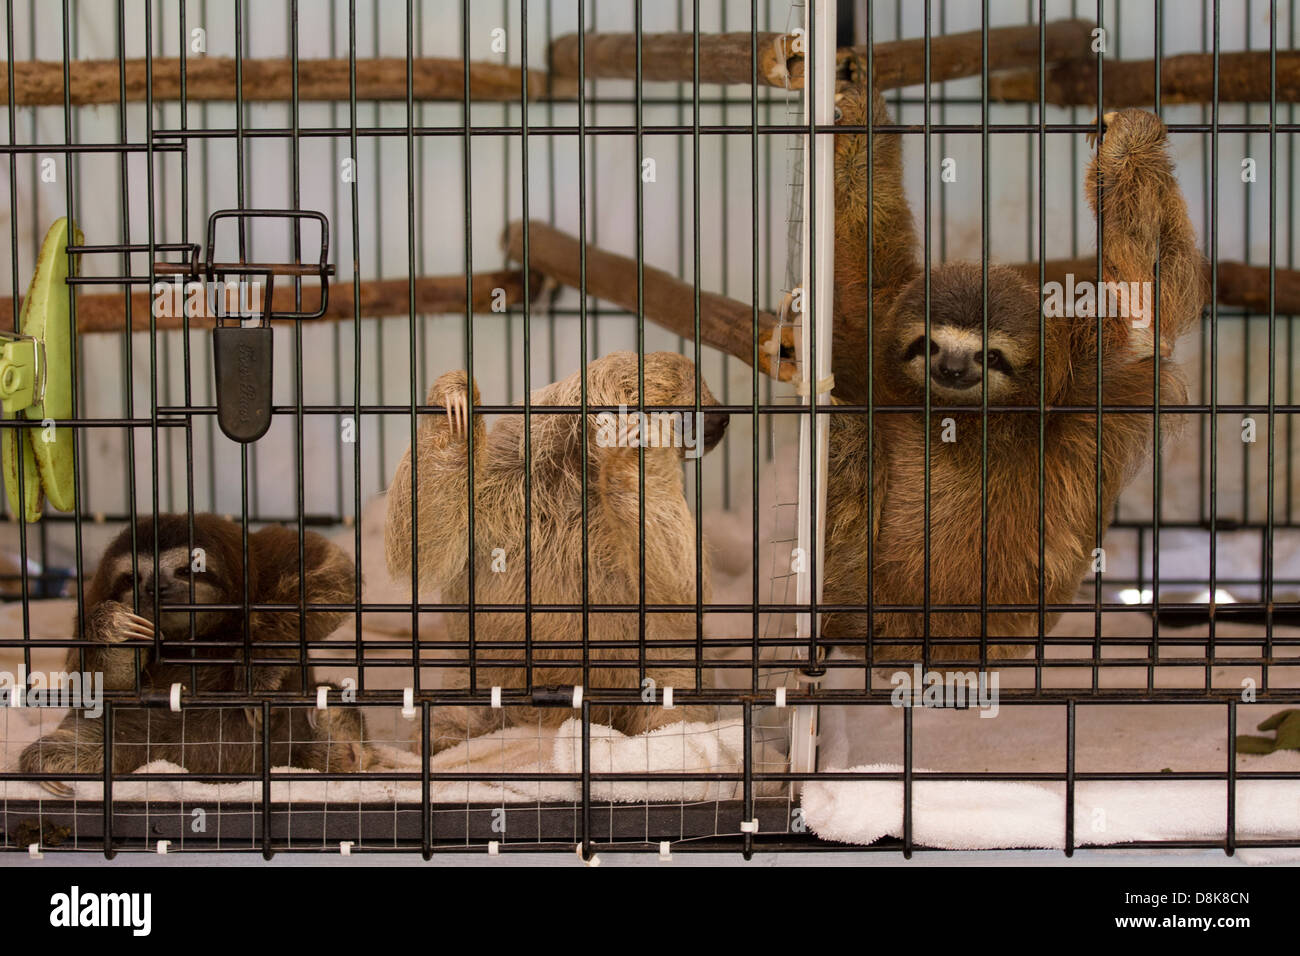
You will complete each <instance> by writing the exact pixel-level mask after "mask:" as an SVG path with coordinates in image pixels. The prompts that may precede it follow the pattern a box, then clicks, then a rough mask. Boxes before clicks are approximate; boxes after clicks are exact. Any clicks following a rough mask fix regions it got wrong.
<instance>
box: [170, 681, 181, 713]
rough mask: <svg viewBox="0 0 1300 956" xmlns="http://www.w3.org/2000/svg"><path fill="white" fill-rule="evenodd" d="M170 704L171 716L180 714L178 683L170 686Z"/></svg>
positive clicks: (179, 686)
mask: <svg viewBox="0 0 1300 956" xmlns="http://www.w3.org/2000/svg"><path fill="white" fill-rule="evenodd" d="M170 703H171V709H172V713H173V714H179V713H180V712H181V685H180V681H177V682H176V683H175V684H172V689H171V701H170Z"/></svg>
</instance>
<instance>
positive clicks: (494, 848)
mask: <svg viewBox="0 0 1300 956" xmlns="http://www.w3.org/2000/svg"><path fill="white" fill-rule="evenodd" d="M500 855H501V841H499V840H488V856H500Z"/></svg>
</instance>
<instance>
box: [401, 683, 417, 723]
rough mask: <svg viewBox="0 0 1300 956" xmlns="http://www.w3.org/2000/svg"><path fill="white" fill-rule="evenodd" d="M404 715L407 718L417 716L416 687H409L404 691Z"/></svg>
mask: <svg viewBox="0 0 1300 956" xmlns="http://www.w3.org/2000/svg"><path fill="white" fill-rule="evenodd" d="M402 716H403V717H405V718H406V719H407V720H411V719H413V718H414V717H415V688H414V687H408V688H406V689H405V690H404V691H402Z"/></svg>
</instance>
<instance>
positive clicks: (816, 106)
mask: <svg viewBox="0 0 1300 956" xmlns="http://www.w3.org/2000/svg"><path fill="white" fill-rule="evenodd" d="M835 3H836V0H809V8H810V9H811V11H812V28H811V30H809V31H807V33H806V34H805V37H804V43H805V45H806V48H805V53H804V116H805V118H807V117H809V116H811V117H812V118H813V121H814V122H815V123H816V125H817V126H831V125H833V124H834V122H835V29H836V11H835ZM809 53H811V54H812V55H811V58H810V57H809ZM809 140H810V137H809V136H807V135H805V136H804V176H803V185H804V204H803V209H804V213H803V269H802V270H801V274H802V276H803V280H802V289H803V310H802V312H801V318H802V329H803V334H802V335H801V336H800V340H799V367H800V369H801V370H802V373H803V374H802V383H803V389H804V390H805V391H804V392H803V396H802V397H803V400H804V403H805V404H806V403H807V401H808V398H807V396H808V395H809V394H810V393H811V394H815V395H816V401H817V404H818V405H825V404H828V403H829V402H830V394H829V393H822V392H821V390H820V388H819V383H821V382H824V381H826V380H827V377H828V376H829V375H830V369H831V304H832V301H833V296H834V281H833V279H834V270H835V206H834V197H835V191H834V181H835V139H834V135H833V134H829V133H827V134H820V133H819V134H817V137H816V143H815V147H816V148H815V149H813V148H812V146H813V145H814V144H812V143H810V141H809ZM814 250H815V255H814ZM810 293H811V294H810ZM810 330H815V337H816V363H815V367H814V362H813V356H812V344H813V336H812V335H809V334H808V333H809V331H810ZM829 425H830V419H829V416H827V415H824V414H819V415H818V416H817V428H816V441H815V444H814V440H813V439H814V436H813V429H812V427H811V422H810V420H809V418H808V417H807V416H801V417H800V419H799V509H798V510H799V519H798V520H799V526H798V532H797V540H798V547H799V549H800V553H801V554H802V555H804V556H805V560H804V570H803V571H802V572H800V573H799V575H798V578H797V581H796V593H797V594H798V600H799V602H800V603H808V602H809V601H810V600H811V597H810V595H811V594H812V579H811V578H812V576H811V575H810V573H809V569H810V567H813V568H815V569H816V572H817V600H818V601H820V600H821V597H822V581H823V580H825V577H826V575H825V572H824V570H823V568H822V559H823V556H824V555H825V552H826V459H827V449H828V442H827V433H828V431H829ZM814 456H815V461H816V463H817V467H816V488H815V489H814V488H813V482H812V471H813V469H812V468H811V467H810V466H811V463H812V462H813V460H814ZM814 516H815V518H816V533H815V537H814V533H813V521H814ZM809 555H813V556H815V564H812V563H811V562H809V561H808V558H807V556H809ZM818 626H819V623H818V622H817V621H816V620H814V619H813V615H812V614H809V613H802V614H798V615H796V618H795V633H796V636H797V637H798V638H799V639H801V640H807V638H808V637H809V635H811V634H813V633H814V628H816V627H818ZM816 737H817V720H816V708H814V707H807V706H804V707H797V708H796V709H795V716H794V727H793V733H792V739H791V745H790V766H791V770H792V772H795V773H810V772H812V770H814V769H815V767H816V760H817V748H816ZM796 789H797V785H796Z"/></svg>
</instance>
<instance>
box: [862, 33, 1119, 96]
mask: <svg viewBox="0 0 1300 956" xmlns="http://www.w3.org/2000/svg"><path fill="white" fill-rule="evenodd" d="M1093 28H1094V24H1093V23H1091V22H1090V21H1088V20H1053V21H1051V22H1050V23H1048V24H1047V25H1046V26H1045V27H1044V28H1043V34H1044V36H1043V39H1044V43H1043V49H1044V56H1045V57H1046V60H1047V62H1048V63H1060V62H1071V63H1072V62H1073V61H1076V60H1081V59H1086V58H1087V57H1089V56H1091V55H1092V50H1091V44H1092V31H1093ZM1038 40H1039V36H1038V24H1031V25H1029V26H1024V27H995V28H993V29H990V30H989V64H988V68H989V72H993V71H995V70H1010V69H1018V68H1023V67H1027V66H1037V65H1038V46H1039V43H1038ZM853 52H854V53H855V54H856V55H857V56H858V58H859V59H865V58H866V55H867V48H866V47H854V48H853ZM873 59H874V65H875V73H876V85H877V86H878V87H879V88H880V89H886V90H888V89H895V88H897V87H902V86H915V85H917V84H918V83H924V82H925V38H924V37H913V38H911V39H907V40H894V41H891V42H889V43H877V44H876V45H875V56H874V58H873ZM1062 69H1065V68H1064V67H1063V68H1062ZM982 72H983V38H982V37H981V35H980V31H979V30H971V31H969V32H967V33H950V34H944V35H940V36H931V37H930V82H931V83H942V82H943V81H944V80H956V79H960V78H961V77H965V76H979V75H980V74H981V73H982ZM990 83H992V78H990Z"/></svg>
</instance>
